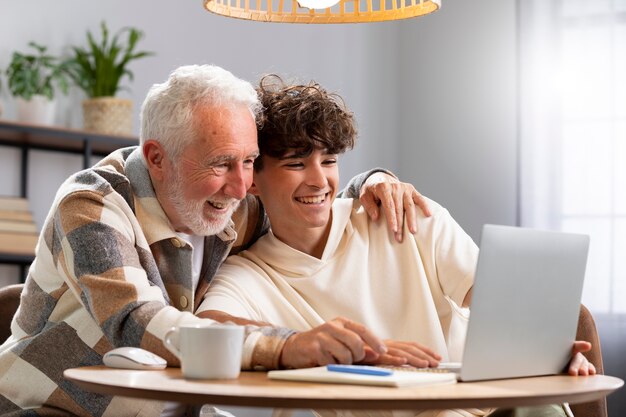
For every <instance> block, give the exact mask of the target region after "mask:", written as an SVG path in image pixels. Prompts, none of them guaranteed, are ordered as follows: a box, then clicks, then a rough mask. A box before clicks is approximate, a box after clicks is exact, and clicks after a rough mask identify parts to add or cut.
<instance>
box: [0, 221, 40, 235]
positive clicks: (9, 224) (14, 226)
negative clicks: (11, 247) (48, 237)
mask: <svg viewBox="0 0 626 417" xmlns="http://www.w3.org/2000/svg"><path fill="white" fill-rule="evenodd" d="M0 232H15V233H35V234H37V226H36V225H35V223H33V222H32V221H31V222H29V221H22V220H4V219H0Z"/></svg>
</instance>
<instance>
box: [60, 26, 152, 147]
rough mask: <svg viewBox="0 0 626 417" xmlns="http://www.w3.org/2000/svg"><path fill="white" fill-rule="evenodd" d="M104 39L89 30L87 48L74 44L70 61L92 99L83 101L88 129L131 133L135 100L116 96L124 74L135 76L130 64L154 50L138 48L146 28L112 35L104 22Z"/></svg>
mask: <svg viewBox="0 0 626 417" xmlns="http://www.w3.org/2000/svg"><path fill="white" fill-rule="evenodd" d="M100 29H101V35H102V39H101V40H100V42H96V40H95V39H94V36H93V35H92V34H91V32H90V31H87V43H88V46H87V47H86V48H83V47H79V46H74V47H72V51H73V56H72V57H71V58H70V59H69V60H67V61H66V65H67V70H68V72H69V75H70V77H71V78H72V80H73V81H74V82H75V83H76V85H77V86H78V87H80V88H81V89H82V90H83V91H84V92H85V94H86V95H87V97H88V99H87V100H85V101H84V102H83V120H84V128H85V130H90V131H94V132H99V133H107V134H122V135H126V134H130V133H131V130H132V102H131V100H126V99H121V98H117V97H115V95H116V94H117V92H118V91H119V90H120V89H121V85H120V82H121V81H122V79H123V78H124V77H126V76H127V77H128V78H129V79H130V80H132V79H133V73H132V72H131V71H130V70H129V69H128V64H129V63H130V62H131V61H134V60H136V59H139V58H143V57H146V56H149V55H152V52H146V51H135V48H136V46H137V42H139V40H141V38H142V37H143V32H141V31H139V30H138V29H135V28H132V27H129V28H122V29H120V30H119V31H118V32H117V33H115V34H113V36H111V37H109V30H108V28H107V26H106V24H105V23H104V22H102V23H101V24H100Z"/></svg>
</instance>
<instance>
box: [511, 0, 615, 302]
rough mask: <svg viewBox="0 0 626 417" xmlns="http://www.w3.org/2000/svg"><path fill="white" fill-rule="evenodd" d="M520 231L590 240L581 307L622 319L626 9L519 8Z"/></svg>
mask: <svg viewBox="0 0 626 417" xmlns="http://www.w3.org/2000/svg"><path fill="white" fill-rule="evenodd" d="M518 9H519V31H520V37H519V42H520V44H519V53H520V56H519V64H520V67H519V68H520V92H519V93H520V94H519V96H520V106H519V109H520V114H519V116H520V117H519V121H520V124H519V131H520V142H519V145H520V168H519V169H520V209H521V210H520V224H521V225H522V226H528V227H538V228H545V229H553V230H563V231H572V232H582V233H586V234H588V235H590V236H591V246H590V253H589V261H588V266H587V275H586V282H585V288H584V291H583V303H584V304H585V305H587V306H588V307H589V308H590V309H591V310H592V311H594V312H599V313H613V314H615V313H625V312H626V0H519V1H518Z"/></svg>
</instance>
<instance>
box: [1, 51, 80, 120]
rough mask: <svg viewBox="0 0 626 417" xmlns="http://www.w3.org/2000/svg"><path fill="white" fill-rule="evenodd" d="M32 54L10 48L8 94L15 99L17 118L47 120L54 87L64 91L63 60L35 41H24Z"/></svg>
mask: <svg viewBox="0 0 626 417" xmlns="http://www.w3.org/2000/svg"><path fill="white" fill-rule="evenodd" d="M28 46H30V47H31V48H33V49H34V50H35V52H34V53H32V54H23V53H21V52H13V56H12V58H11V62H10V63H9V67H8V68H7V70H6V74H7V78H8V85H9V90H10V91H11V94H13V96H14V97H16V100H17V119H18V120H19V121H23V122H27V123H38V124H51V123H52V122H53V121H54V101H53V99H54V95H55V92H56V87H58V88H59V89H60V90H61V91H62V92H63V93H64V94H67V89H68V82H67V74H66V72H65V63H64V62H63V61H61V59H59V58H57V57H55V56H53V55H50V54H48V53H46V51H47V48H46V47H45V46H42V45H39V44H37V43H35V42H30V43H29V44H28Z"/></svg>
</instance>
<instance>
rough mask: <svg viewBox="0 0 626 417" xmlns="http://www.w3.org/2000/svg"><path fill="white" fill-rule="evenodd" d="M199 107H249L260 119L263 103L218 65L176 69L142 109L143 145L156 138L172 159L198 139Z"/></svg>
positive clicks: (245, 84)
mask: <svg viewBox="0 0 626 417" xmlns="http://www.w3.org/2000/svg"><path fill="white" fill-rule="evenodd" d="M197 105H209V106H219V107H227V108H228V107H233V106H236V105H245V106H247V107H248V108H249V109H250V112H251V113H252V115H253V117H254V118H255V119H256V118H257V116H258V115H259V113H260V111H261V108H262V107H261V103H260V101H259V98H258V96H257V93H256V91H255V90H254V87H252V84H250V83H249V82H247V81H244V80H242V79H240V78H237V77H235V76H234V75H233V74H232V73H230V72H229V71H226V70H225V69H223V68H220V67H217V66H214V65H187V66H182V67H178V68H177V69H175V70H174V71H173V72H172V73H171V74H170V76H169V78H168V79H167V81H165V82H164V83H162V84H154V85H153V86H152V88H150V91H148V94H147V96H146V99H145V100H144V102H143V104H142V106H141V117H140V120H141V131H140V133H139V143H140V144H141V145H142V146H143V144H144V142H145V141H146V140H148V139H154V140H156V141H158V142H159V143H161V145H163V148H164V149H165V151H166V152H167V153H168V156H169V157H171V158H172V159H176V158H177V157H178V156H179V155H180V153H181V152H182V150H183V149H184V148H185V147H186V146H187V145H188V144H189V143H190V142H191V141H192V140H193V139H194V138H195V137H196V136H195V135H196V131H195V129H196V126H195V122H194V119H193V115H194V109H195V107H196V106H197Z"/></svg>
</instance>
